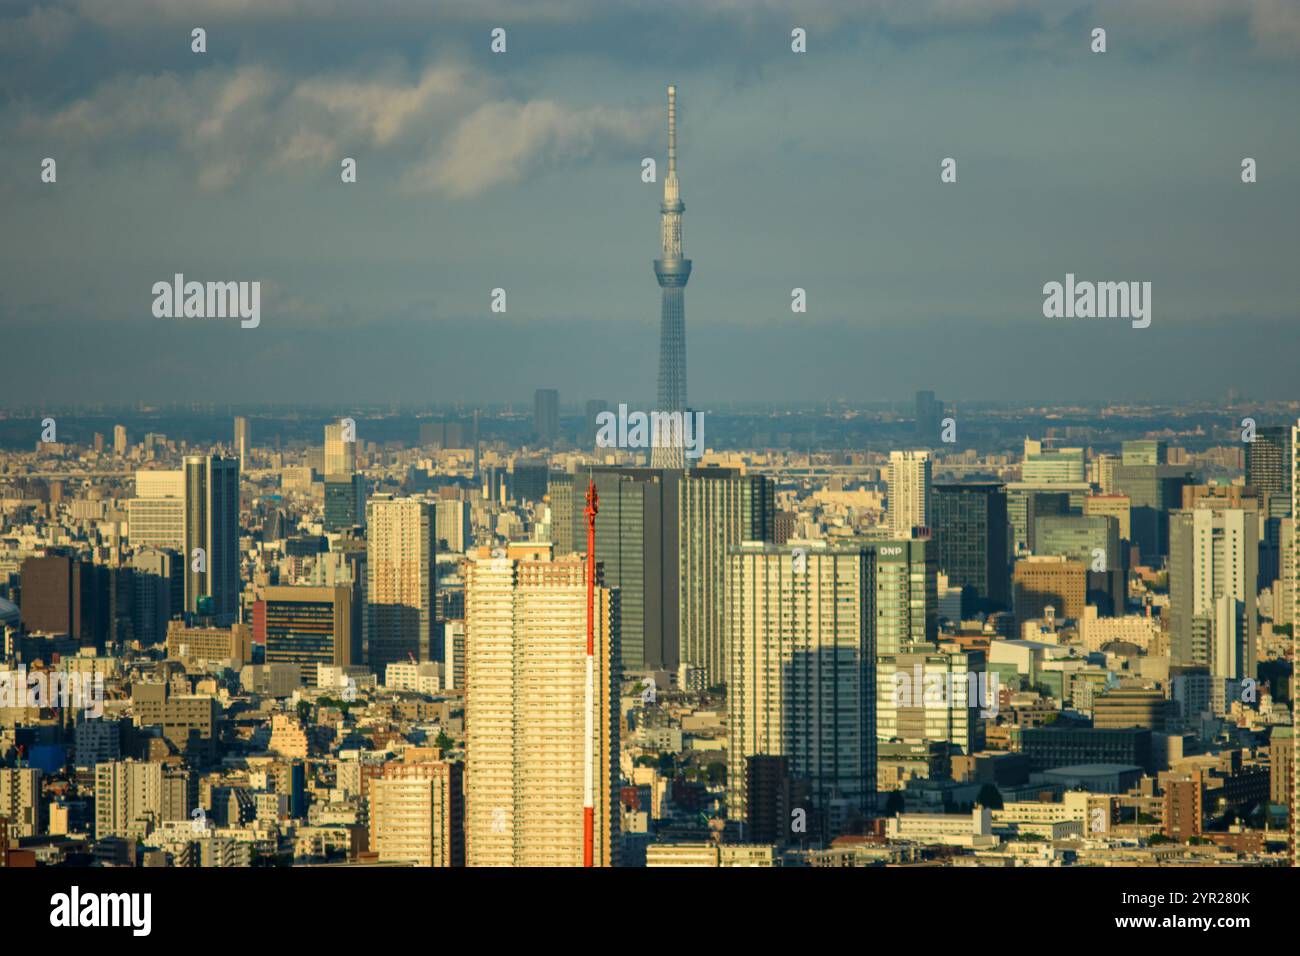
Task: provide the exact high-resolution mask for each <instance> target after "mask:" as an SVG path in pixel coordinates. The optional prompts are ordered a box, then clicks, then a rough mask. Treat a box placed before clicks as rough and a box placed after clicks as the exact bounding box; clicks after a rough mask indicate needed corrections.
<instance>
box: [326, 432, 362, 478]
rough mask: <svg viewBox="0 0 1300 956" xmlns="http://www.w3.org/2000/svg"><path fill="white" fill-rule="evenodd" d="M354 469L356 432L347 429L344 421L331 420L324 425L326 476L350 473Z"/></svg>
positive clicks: (355, 466)
mask: <svg viewBox="0 0 1300 956" xmlns="http://www.w3.org/2000/svg"><path fill="white" fill-rule="evenodd" d="M356 470H357V438H356V433H355V432H353V431H351V430H350V429H347V428H346V426H345V423H344V422H331V423H330V424H328V425H326V426H325V474H326V476H327V477H328V476H333V475H351V474H352V473H353V472H355V471H356Z"/></svg>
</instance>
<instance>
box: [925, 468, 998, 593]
mask: <svg viewBox="0 0 1300 956" xmlns="http://www.w3.org/2000/svg"><path fill="white" fill-rule="evenodd" d="M931 505H932V507H933V508H934V520H933V522H932V525H931V527H932V534H933V538H934V547H935V553H936V558H937V561H938V565H939V570H940V571H942V572H944V573H946V574H947V575H948V583H949V584H950V585H953V586H956V587H960V588H961V589H962V595H961V610H962V616H963V617H965V616H967V615H969V614H972V613H975V612H977V611H981V612H984V613H988V612H990V611H1003V610H1006V609H1007V606H1008V601H1009V600H1010V591H1011V579H1010V568H1009V566H1008V563H1007V496H1006V488H1005V486H1004V485H1002V484H1000V483H998V482H972V483H958V484H943V485H935V486H934V487H933V489H932V492H931Z"/></svg>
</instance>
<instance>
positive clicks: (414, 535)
mask: <svg viewBox="0 0 1300 956" xmlns="http://www.w3.org/2000/svg"><path fill="white" fill-rule="evenodd" d="M436 525H437V519H436V518H435V516H434V505H433V503H432V502H429V501H424V500H422V499H419V498H394V497H393V496H392V495H388V494H382V495H376V496H375V497H373V498H371V499H370V503H369V505H368V506H367V509H366V528H367V531H366V537H367V547H366V604H367V627H366V639H367V641H368V642H369V646H368V647H367V649H366V653H367V663H368V664H369V665H370V668H371V670H373V671H374V672H375V673H376V674H383V673H384V671H385V669H386V668H387V667H388V665H389V664H405V663H407V661H408V660H409V659H410V656H414V657H415V659H416V660H417V661H429V660H433V659H434V658H433V648H434V643H433V624H434V616H435V615H434V604H435V597H434V594H435V591H436V589H437V574H436V568H435V561H436V553H437V537H436V530H437V528H436Z"/></svg>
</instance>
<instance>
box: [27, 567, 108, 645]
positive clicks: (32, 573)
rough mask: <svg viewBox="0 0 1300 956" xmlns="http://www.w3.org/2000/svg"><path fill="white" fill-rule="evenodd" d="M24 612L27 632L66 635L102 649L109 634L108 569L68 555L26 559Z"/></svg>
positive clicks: (82, 643)
mask: <svg viewBox="0 0 1300 956" xmlns="http://www.w3.org/2000/svg"><path fill="white" fill-rule="evenodd" d="M21 610H22V624H23V627H24V628H25V629H26V630H28V631H44V632H46V633H49V634H67V635H68V636H69V637H71V638H73V639H74V640H76V641H78V642H80V644H81V646H82V647H96V648H99V649H101V650H102V649H103V647H104V641H105V639H106V638H107V637H108V634H109V626H108V625H109V587H108V569H107V568H105V567H103V566H102V565H97V564H92V563H91V562H89V561H83V560H80V559H79V558H75V557H72V556H71V555H66V554H48V555H46V556H45V557H31V558H26V559H24V561H23V563H22V604H21Z"/></svg>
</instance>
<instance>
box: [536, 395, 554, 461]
mask: <svg viewBox="0 0 1300 956" xmlns="http://www.w3.org/2000/svg"><path fill="white" fill-rule="evenodd" d="M533 435H534V436H535V437H536V438H537V444H539V445H542V446H544V447H549V446H551V445H554V444H555V440H556V439H557V438H559V437H560V393H559V392H557V391H556V390H555V389H553V388H539V389H538V390H537V393H536V394H535V395H534V396H533Z"/></svg>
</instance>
